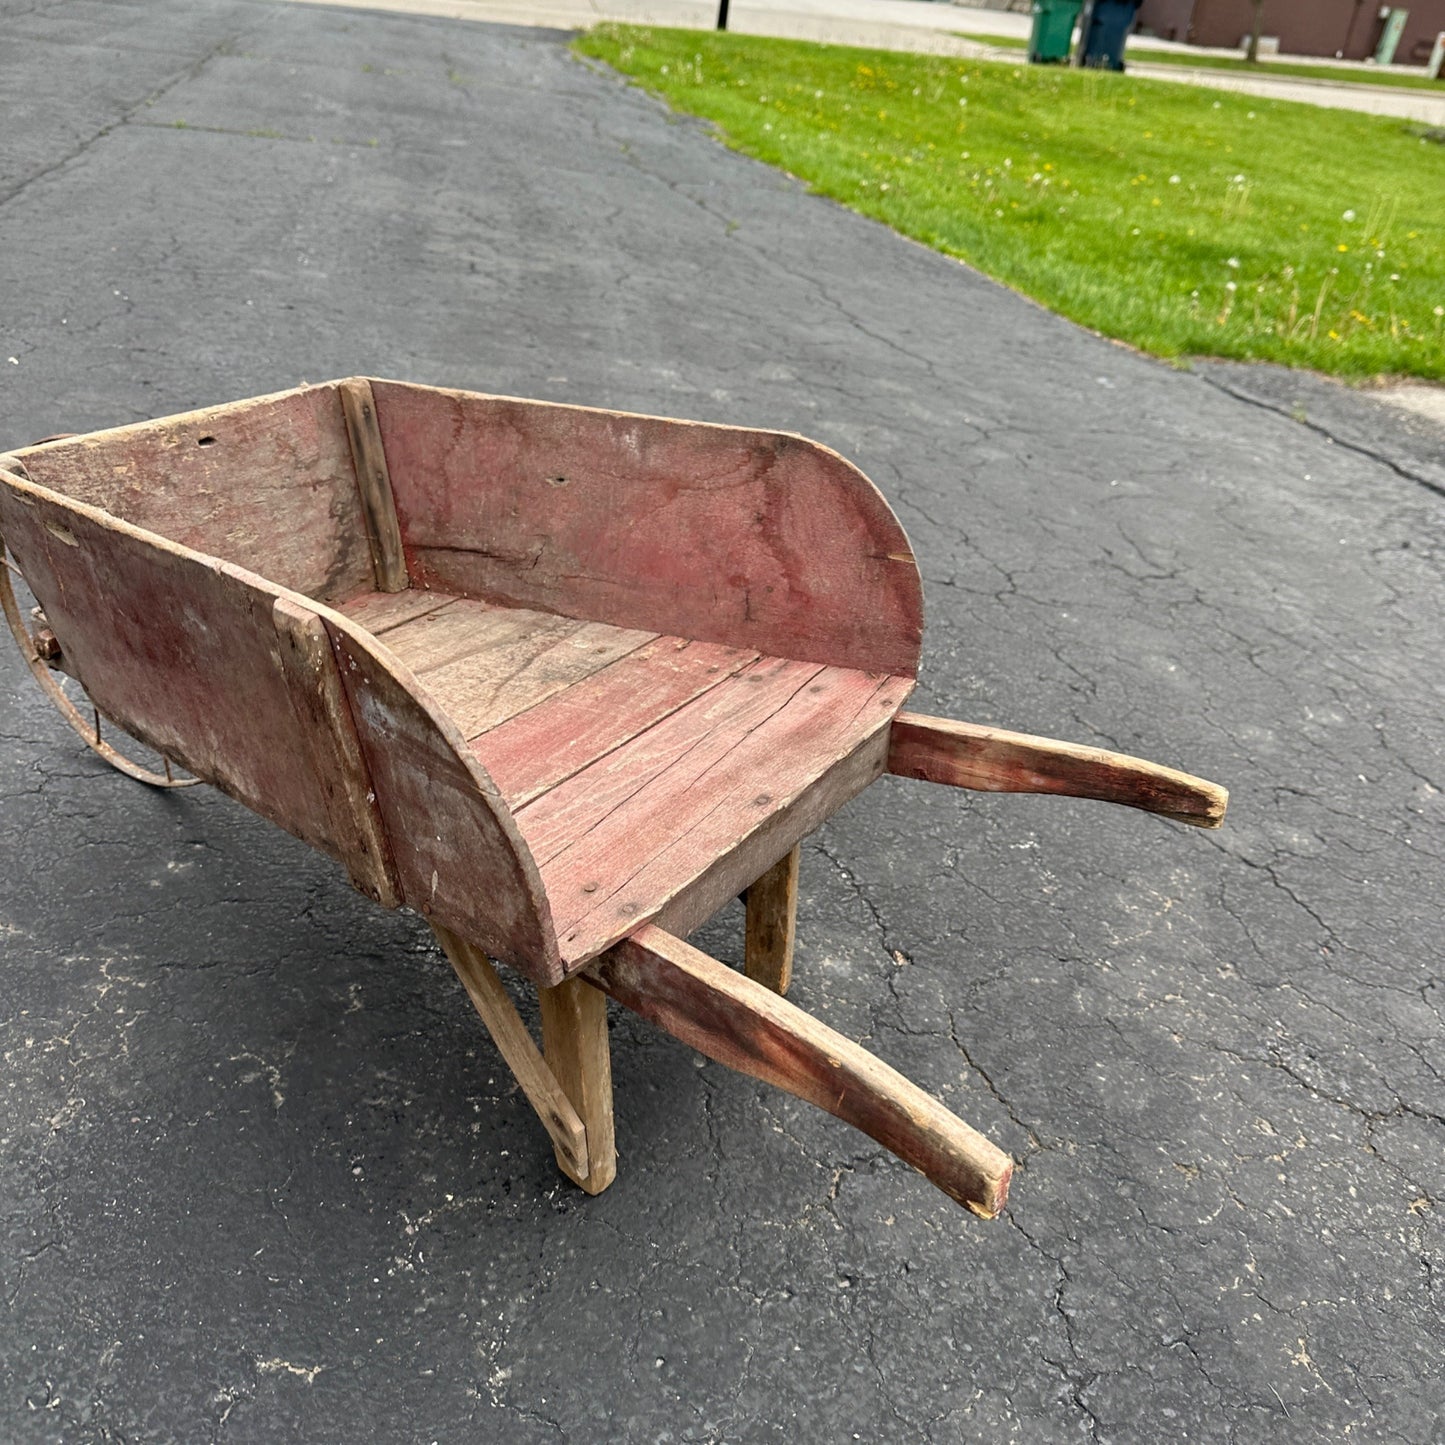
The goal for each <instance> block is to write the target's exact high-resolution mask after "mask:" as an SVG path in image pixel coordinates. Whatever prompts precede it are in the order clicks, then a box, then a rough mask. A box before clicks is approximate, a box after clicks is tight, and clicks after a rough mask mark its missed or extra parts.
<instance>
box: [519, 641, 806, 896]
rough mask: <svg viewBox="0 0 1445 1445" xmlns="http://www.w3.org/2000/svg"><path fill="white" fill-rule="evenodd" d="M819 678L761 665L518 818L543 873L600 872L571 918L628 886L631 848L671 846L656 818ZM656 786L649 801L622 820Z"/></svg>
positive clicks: (794, 666) (800, 668)
mask: <svg viewBox="0 0 1445 1445" xmlns="http://www.w3.org/2000/svg"><path fill="white" fill-rule="evenodd" d="M822 671H823V669H822V668H820V667H817V666H815V665H814V664H813V663H810V662H789V661H787V660H786V659H783V658H778V657H765V658H762V659H761V660H760V661H758V662H756V663H754V664H752V665H751V666H749V667H747V668H744V669H743V670H742V672H740V673H738V674H737V675H735V676H734V677H732V678H729V679H728V680H727V681H726V682H725V683H723V684H720V685H719V686H718V687H715V688H712V689H710V690H709V691H708V692H706V693H704V694H703V695H702V696H701V697H700V698H698V699H697V700H696V701H694V702H692V703H690V704H688V705H687V706H686V707H682V708H679V709H678V710H677V711H676V712H674V713H673V714H672V715H671V716H670V717H667V718H665V719H664V720H663V721H662V722H660V723H658V725H657V726H656V727H653V728H649V729H647V731H645V732H643V733H641V734H639V735H638V736H637V737H635V738H633V739H632V740H631V741H629V742H627V743H625V744H624V745H623V746H622V747H620V748H617V749H615V750H614V751H613V752H611V753H608V754H607V756H606V757H604V758H602V759H600V760H599V761H598V762H596V763H594V764H593V765H592V766H591V767H589V768H584V769H583V770H582V771H581V772H580V773H575V774H574V775H573V776H572V777H570V778H568V779H567V781H566V782H564V783H562V784H561V785H560V786H558V787H556V788H554V789H553V790H552V791H551V792H550V793H545V794H543V795H542V796H541V797H540V798H538V799H537V800H536V801H535V802H533V803H529V804H528V805H527V806H526V807H525V808H523V809H521V810H520V811H519V812H518V814H517V821H518V825H519V826H520V827H521V829H522V833H523V836H524V837H525V838H526V839H527V843H528V846H529V847H530V848H531V849H532V856H533V857H534V858H536V860H537V862H538V864H539V865H540V866H545V865H548V864H550V863H551V862H552V861H553V860H554V859H557V858H560V857H562V856H564V855H566V854H568V853H572V854H573V861H574V862H580V863H581V865H582V866H584V867H585V866H587V863H586V860H588V859H590V860H593V861H594V862H595V864H596V867H597V868H598V869H599V870H600V871H598V872H597V873H596V876H595V877H591V876H589V877H588V878H585V879H577V880H576V882H577V883H578V885H584V884H591V885H592V886H591V888H590V889H588V895H587V896H586V897H584V895H583V894H582V893H580V892H579V893H577V894H576V895H575V896H573V897H571V898H569V899H568V901H567V903H566V905H562V906H564V907H565V908H569V909H571V910H573V911H575V910H576V909H577V908H578V907H579V906H580V905H581V904H583V903H585V902H588V901H590V894H591V893H592V892H594V891H596V889H597V888H598V887H599V886H601V885H602V884H604V883H607V884H609V885H610V882H611V880H613V879H615V878H617V877H619V876H625V875H619V872H618V869H617V867H616V866H614V865H616V864H619V863H624V862H626V861H627V859H628V858H629V857H631V856H632V853H631V849H632V846H633V845H635V846H636V847H638V848H645V847H646V846H647V845H646V843H645V842H644V841H643V840H644V838H668V839H672V838H675V837H676V836H677V833H676V830H675V828H674V823H673V819H672V818H671V817H670V816H660V815H658V814H657V813H655V812H654V809H655V808H656V807H657V806H658V805H660V804H661V805H664V806H665V805H666V803H667V802H669V801H670V800H671V799H672V798H673V797H674V796H676V795H679V794H681V793H683V792H684V791H685V790H686V789H687V787H688V786H689V785H690V784H691V783H692V782H694V781H696V780H697V779H698V778H699V777H702V776H704V775H705V774H706V773H707V771H708V770H709V769H710V768H714V767H716V766H717V765H718V764H719V763H720V762H721V761H722V760H723V759H725V758H726V757H727V756H728V754H729V753H732V752H733V751H734V750H735V749H737V748H738V747H739V746H741V745H742V744H743V743H745V742H746V741H747V740H748V738H749V737H750V736H751V735H752V734H753V733H754V732H755V731H756V730H757V729H758V728H759V727H761V726H762V724H763V723H765V722H767V720H768V719H769V718H771V717H772V716H773V715H774V714H775V713H777V712H778V711H779V710H780V709H782V708H783V707H784V706H785V705H786V704H787V703H788V702H789V701H790V700H791V699H792V698H793V697H794V696H796V694H797V693H798V692H799V691H801V690H802V689H803V688H804V687H806V686H807V685H808V684H809V683H810V682H812V680H813V679H814V678H816V677H817V676H818V675H819V674H820V673H821V672H822ZM659 779H663V780H664V781H663V782H662V783H661V785H660V786H659V787H658V789H657V791H656V792H655V793H652V794H650V795H649V796H647V797H645V798H643V800H642V801H641V802H640V803H639V804H638V805H637V806H636V807H634V808H631V809H629V811H627V812H626V813H623V810H624V809H627V808H628V805H629V804H631V803H633V802H634V800H636V799H638V798H639V797H640V796H641V795H643V794H644V793H646V792H647V790H648V789H649V787H650V786H651V785H652V784H653V783H654V782H656V781H657V780H659ZM638 824H641V825H642V826H643V828H644V829H646V830H647V831H646V832H645V833H644V835H643V836H642V837H634V836H633V834H632V830H633V829H634V827H635V826H636V825H638ZM618 848H621V849H623V850H624V851H623V852H622V853H621V854H620V855H619V854H618V853H617V849H618ZM646 856H651V855H650V854H648V855H646ZM569 871H570V870H569ZM550 891H551V890H550V889H549V892H550ZM609 891H610V886H609ZM552 896H553V904H554V907H556V906H558V905H559V903H560V900H559V899H558V898H557V896H556V895H555V894H553V895H552Z"/></svg>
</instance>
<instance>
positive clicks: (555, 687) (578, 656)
mask: <svg viewBox="0 0 1445 1445" xmlns="http://www.w3.org/2000/svg"><path fill="white" fill-rule="evenodd" d="M652 638H653V634H652V633H650V632H638V631H634V630H632V629H630V628H625V627H612V626H610V625H609V624H608V623H605V622H579V621H577V620H576V619H575V618H571V617H558V616H557V615H556V614H555V613H551V612H534V611H531V610H529V609H527V608H523V607H494V606H491V605H490V604H488V603H485V602H473V601H469V600H466V599H458V600H457V601H454V602H451V603H448V604H447V606H445V607H443V608H440V609H438V610H437V611H435V612H429V613H427V614H426V615H425V616H424V617H418V618H416V619H415V620H414V621H411V622H407V623H404V624H402V625H401V626H400V627H396V628H393V629H391V630H390V631H388V632H387V633H386V638H385V641H386V646H387V647H388V648H389V649H390V650H391V651H392V652H394V653H395V654H396V655H397V656H398V657H399V658H400V659H401V660H402V661H403V662H404V663H405V664H406V665H407V666H408V667H409V668H410V669H411V670H412V671H413V672H414V673H415V674H416V675H417V677H418V678H420V679H421V683H422V686H423V687H425V688H426V690H427V693H428V694H429V695H430V697H431V699H432V701H433V702H435V703H436V705H437V707H438V708H439V709H440V710H441V711H442V712H444V713H446V715H447V716H448V717H449V718H450V719H451V720H452V721H453V722H454V723H455V724H456V725H457V728H458V730H459V731H460V732H461V734H462V736H463V737H465V738H473V737H476V736H477V735H478V734H479V733H482V732H485V731H486V730H487V729H489V728H492V727H495V726H496V725H497V724H498V723H501V722H505V721H506V719H507V718H509V717H512V716H513V715H514V714H516V713H519V712H522V711H523V710H525V709H526V708H529V707H532V706H533V705H534V704H536V703H539V702H541V701H543V700H544V699H545V698H548V697H551V696H552V695H553V694H555V693H559V692H561V691H563V690H564V689H565V688H567V687H569V686H570V685H572V684H574V683H577V682H580V681H581V680H582V679H583V678H585V677H588V676H590V675H591V674H592V673H594V672H597V671H598V670H599V669H601V668H603V667H606V666H607V665H608V663H610V662H613V661H615V660H616V659H617V658H619V657H623V656H625V655H626V654H627V653H629V652H635V651H636V650H637V649H638V648H639V647H641V646H642V645H643V644H644V643H647V642H650V641H652Z"/></svg>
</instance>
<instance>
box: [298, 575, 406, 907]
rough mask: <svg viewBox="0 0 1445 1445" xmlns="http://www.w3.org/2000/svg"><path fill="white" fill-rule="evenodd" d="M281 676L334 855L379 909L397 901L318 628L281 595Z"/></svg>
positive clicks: (341, 695) (381, 833)
mask: <svg viewBox="0 0 1445 1445" xmlns="http://www.w3.org/2000/svg"><path fill="white" fill-rule="evenodd" d="M271 612H272V620H273V622H274V624H275V627H276V637H277V641H278V643H279V646H280V662H281V670H282V672H283V673H284V674H285V675H286V679H287V681H288V682H289V683H290V686H291V701H292V704H293V705H294V706H295V708H296V715H297V720H298V721H299V722H300V723H301V730H302V733H303V735H304V737H305V739H306V751H307V755H308V757H309V758H310V760H311V766H312V768H313V770H314V771H315V774H316V780H317V782H318V783H319V784H320V787H321V790H322V792H323V793H324V794H325V796H326V800H327V804H328V806H329V808H330V811H331V831H332V837H333V840H334V842H335V845H336V850H337V852H338V853H339V855H340V857H341V861H342V863H343V864H344V865H345V867H346V871H347V872H348V873H349V874H350V875H351V881H352V883H353V884H354V885H355V886H356V887H357V888H359V889H360V890H361V891H362V892H363V893H365V894H367V895H369V896H370V897H371V898H374V899H375V900H376V901H377V902H378V903H380V904H382V905H384V906H385V907H387V908H395V907H397V905H398V904H400V902H401V893H400V890H399V888H398V886H397V881H396V877H395V873H394V870H393V865H392V861H391V847H390V844H389V843H388V842H387V838H386V832H385V829H384V828H383V827H382V822H381V810H380V809H379V808H378V807H377V802H376V792H375V790H374V789H373V788H372V785H371V774H370V773H369V772H368V771H367V767H366V759H365V758H363V757H362V755H361V743H360V741H359V740H358V738H357V735H356V725H355V724H354V723H353V722H352V718H351V708H350V706H349V704H348V703H347V701H346V693H345V690H344V689H343V688H342V686H341V673H340V670H339V669H338V666H337V662H336V654H335V653H334V652H333V650H332V647H331V639H330V637H329V636H328V634H327V631H326V626H325V624H324V623H323V622H322V621H321V619H320V618H319V617H318V616H317V615H316V613H315V612H312V611H310V610H309V609H307V608H304V607H299V606H297V605H296V604H295V603H293V602H291V601H289V600H288V599H287V598H285V597H278V598H277V599H276V601H275V603H274V604H273V605H272V609H271Z"/></svg>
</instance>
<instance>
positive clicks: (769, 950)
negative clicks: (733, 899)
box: [743, 844, 799, 994]
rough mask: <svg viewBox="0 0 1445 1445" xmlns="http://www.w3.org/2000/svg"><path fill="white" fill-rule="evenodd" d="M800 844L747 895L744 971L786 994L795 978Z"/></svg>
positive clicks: (752, 887) (773, 989)
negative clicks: (794, 956) (795, 936)
mask: <svg viewBox="0 0 1445 1445" xmlns="http://www.w3.org/2000/svg"><path fill="white" fill-rule="evenodd" d="M798 861H799V859H798V847H797V844H794V845H793V847H792V848H790V849H789V850H788V851H787V852H786V853H785V854H784V855H783V856H782V857H781V858H779V859H778V861H777V862H776V863H774V864H773V866H772V867H771V868H769V869H768V871H767V872H766V873H764V874H763V875H762V876H761V877H760V878H758V879H757V881H756V882H754V883H750V884H749V885H748V891H747V894H746V895H745V900H744V901H745V907H746V922H745V931H744V953H743V972H744V973H746V974H747V976H748V977H749V978H750V979H752V981H753V982H754V983H760V984H762V986H763V987H764V988H769V989H772V991H773V992H774V993H778V994H785V993H787V991H788V985H789V984H790V983H791V982H792V979H793V938H794V934H795V931H796V929H797V922H798Z"/></svg>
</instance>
